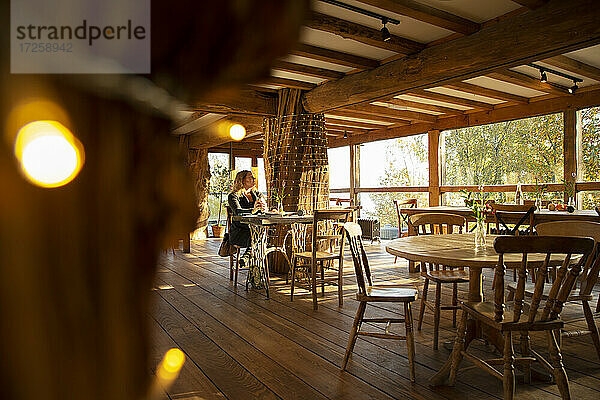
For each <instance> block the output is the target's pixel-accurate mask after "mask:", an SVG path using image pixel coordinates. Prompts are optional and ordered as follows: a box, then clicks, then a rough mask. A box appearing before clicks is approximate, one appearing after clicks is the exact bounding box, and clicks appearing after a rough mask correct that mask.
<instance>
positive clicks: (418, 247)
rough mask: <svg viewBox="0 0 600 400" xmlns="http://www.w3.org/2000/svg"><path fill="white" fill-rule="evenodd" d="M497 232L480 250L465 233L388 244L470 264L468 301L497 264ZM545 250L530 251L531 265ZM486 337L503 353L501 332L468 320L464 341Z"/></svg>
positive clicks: (404, 252) (509, 263) (477, 297)
mask: <svg viewBox="0 0 600 400" xmlns="http://www.w3.org/2000/svg"><path fill="white" fill-rule="evenodd" d="M497 237H498V235H487V240H486V245H485V247H484V248H482V249H480V250H477V251H476V250H475V235H473V234H465V233H452V234H447V235H425V236H407V237H403V238H399V239H395V240H392V241H391V243H390V244H389V245H387V246H386V251H387V252H388V253H390V254H393V255H395V256H398V257H402V258H406V259H407V260H410V261H422V262H430V263H436V264H440V265H446V266H450V267H468V268H469V295H468V296H469V299H468V300H469V301H477V302H479V301H482V299H483V292H482V270H483V268H495V266H496V264H497V263H498V253H496V251H495V250H494V240H495V239H496V238H497ZM545 257H546V256H545V254H529V255H528V256H527V261H528V265H530V266H532V267H535V266H536V264H538V265H540V266H541V265H542V263H543V262H544V259H545ZM521 260H522V255H521V254H504V264H505V265H506V267H507V268H514V267H516V266H518V265H519V264H520V263H521ZM562 260H563V258H561V257H552V258H551V259H550V265H557V264H560V263H561V262H562ZM482 337H485V338H486V339H487V340H489V341H490V342H491V343H492V344H494V345H495V346H496V348H498V350H499V351H500V354H503V353H502V350H503V347H504V341H503V339H502V337H501V335H498V334H497V332H496V331H493V330H489V329H487V328H486V326H485V325H479V324H476V321H474V320H471V319H469V320H468V321H467V334H466V337H465V342H466V343H468V342H470V341H471V340H473V339H476V338H482ZM450 365H451V360H450V359H448V360H447V361H446V363H445V364H444V366H443V367H442V368H441V369H440V371H438V373H437V374H435V375H434V376H433V377H432V378H431V379H430V383H431V384H432V385H441V384H443V383H444V381H445V380H446V378H447V377H448V374H449V372H450Z"/></svg>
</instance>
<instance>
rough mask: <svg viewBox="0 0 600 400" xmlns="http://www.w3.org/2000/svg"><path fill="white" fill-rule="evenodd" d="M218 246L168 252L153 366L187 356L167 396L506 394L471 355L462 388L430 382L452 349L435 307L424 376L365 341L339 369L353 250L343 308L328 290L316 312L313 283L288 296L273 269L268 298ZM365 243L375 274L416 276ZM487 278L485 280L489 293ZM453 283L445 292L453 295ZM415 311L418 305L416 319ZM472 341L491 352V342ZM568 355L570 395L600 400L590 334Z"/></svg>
mask: <svg viewBox="0 0 600 400" xmlns="http://www.w3.org/2000/svg"><path fill="white" fill-rule="evenodd" d="M219 243H220V241H219V240H217V239H207V240H199V241H194V242H193V243H192V252H191V254H184V253H181V252H179V251H177V252H176V254H175V255H173V254H171V253H169V254H166V255H165V254H163V255H162V256H161V259H160V263H159V268H158V279H157V282H156V285H155V290H154V300H155V304H154V306H153V312H152V314H151V315H150V317H151V324H152V325H151V326H152V332H153V334H154V338H153V347H152V358H151V365H153V366H155V365H157V364H158V362H159V361H160V359H161V357H162V355H163V354H164V353H165V351H166V350H168V349H169V348H171V347H179V348H180V349H181V350H183V352H184V353H185V354H186V356H187V361H186V363H185V364H184V367H183V369H182V372H181V375H180V377H179V379H178V380H177V381H176V382H175V384H174V385H173V386H172V387H171V388H170V389H169V390H168V391H167V393H166V394H165V396H164V398H171V399H224V398H227V399H250V398H260V399H277V398H281V399H391V398H396V399H478V400H479V399H491V398H501V396H502V386H501V382H500V381H498V380H496V379H495V378H494V377H492V376H491V375H487V374H486V373H485V372H483V371H481V370H479V369H473V368H471V369H467V368H468V367H469V363H468V362H463V364H462V367H463V368H464V370H461V371H460V372H459V379H458V382H457V384H456V386H455V387H436V388H433V387H430V386H429V385H428V379H429V378H430V377H431V376H432V375H433V374H434V373H435V372H436V370H437V369H438V368H439V367H440V366H441V365H442V363H443V362H444V361H445V360H446V359H447V357H448V355H449V351H448V350H447V349H445V348H444V346H440V350H438V351H433V350H432V336H433V335H432V333H433V328H432V326H433V325H432V322H433V316H432V314H431V313H430V312H426V314H425V320H424V322H423V330H422V331H421V332H417V333H416V337H415V339H416V364H417V367H416V371H417V380H416V383H414V384H413V383H411V382H410V380H409V379H408V367H407V365H408V362H407V358H406V357H407V353H406V347H405V343H404V342H399V343H398V342H395V341H389V340H380V339H376V338H359V339H358V342H357V344H356V348H355V351H354V355H353V357H352V358H351V360H350V363H349V368H348V371H347V372H342V371H340V365H341V362H342V357H343V354H344V349H345V346H346V342H347V340H348V332H349V329H350V327H351V325H352V320H353V317H354V313H355V311H356V308H357V304H358V303H357V302H356V301H355V300H354V293H355V291H356V286H355V281H354V274H353V267H352V263H351V261H350V260H349V259H347V261H346V263H345V269H344V276H345V281H346V285H345V290H344V307H343V308H339V307H338V301H337V289H336V288H334V287H331V288H329V290H328V291H327V292H326V293H325V298H321V297H320V298H319V305H320V306H319V310H318V311H313V308H312V301H311V298H310V295H309V293H308V292H305V291H304V290H298V291H297V292H296V293H297V294H298V296H297V297H295V299H294V302H290V298H289V286H287V285H285V280H284V279H281V278H278V277H274V278H272V288H273V289H272V295H271V299H269V300H267V299H266V297H265V294H264V291H253V290H250V291H248V292H246V291H245V290H244V282H245V277H246V272H245V271H243V272H241V273H240V282H238V286H237V287H234V285H233V282H230V281H229V271H228V260H227V259H225V258H221V257H218V256H217V255H216V253H217V248H218V245H219ZM367 243H368V242H367ZM366 247H367V251H368V253H369V259H370V261H371V263H372V265H373V273H374V279H375V281H376V282H383V281H386V282H389V283H392V282H393V281H394V280H395V279H398V278H402V277H407V276H408V272H407V265H406V262H404V261H402V260H398V263H397V264H393V262H394V257H393V256H390V255H389V254H387V253H386V252H385V242H384V244H382V245H379V244H378V243H374V244H373V245H367V246H366ZM490 275H491V273H490V272H488V276H490ZM490 282H491V279H487V280H486V283H485V287H486V289H487V291H489V290H490V288H489V286H490ZM450 291H451V290H450ZM447 292H448V290H447V291H446V293H445V295H444V296H443V298H442V301H444V299H446V300H448V298H449V296H447V295H449V294H450V293H447ZM596 294H597V292H596ZM461 295H462V297H463V298H464V297H465V295H466V287H462V288H461V292H460V293H459V296H461ZM430 298H433V291H430ZM594 306H595V303H594ZM579 308H581V307H579ZM399 310H400V307H396V306H390V305H387V304H382V305H381V306H380V307H379V306H369V307H367V315H371V316H375V315H376V316H389V315H392V314H395V313H397V312H399ZM417 311H418V307H417V304H415V305H414V309H413V315H414V316H415V318H416V316H417ZM451 316H452V314H451V312H442V322H441V331H440V342H443V341H445V340H449V339H451V338H453V335H454V331H453V329H452V320H451ZM579 325H580V326H581V328H583V327H584V324H579ZM373 329H375V330H376V329H377V328H375V327H373ZM399 329H402V328H399ZM517 340H518V339H517ZM532 340H533V341H534V343H533V344H534V348H537V349H542V351H544V349H545V346H546V343H545V339H544V337H538V336H533V337H532ZM473 347H474V348H475V350H476V351H478V352H485V353H487V354H490V353H491V350H490V349H487V348H486V346H485V344H484V343H479V342H477V343H475V344H474V345H472V346H471V348H473ZM515 348H517V349H518V346H517V345H516V346H515ZM543 354H546V352H545V351H544V353H543ZM563 361H564V364H565V366H566V369H567V374H568V376H569V380H570V383H571V395H572V397H573V399H600V361H599V360H598V358H597V357H596V354H595V351H594V348H593V345H592V344H591V340H590V338H589V337H581V338H575V339H565V340H564V341H563ZM152 371H153V368H151V372H152ZM517 398H519V399H537V400H539V399H557V398H559V396H558V390H557V388H556V386H555V385H553V384H551V383H549V382H543V381H534V382H533V383H532V384H529V385H525V384H523V383H521V382H520V379H519V376H518V377H517Z"/></svg>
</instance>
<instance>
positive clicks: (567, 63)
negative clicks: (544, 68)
mask: <svg viewBox="0 0 600 400" xmlns="http://www.w3.org/2000/svg"><path fill="white" fill-rule="evenodd" d="M542 61H543V62H545V63H546V64H550V65H552V66H553V67H557V68H560V69H564V70H566V71H569V72H572V73H575V74H578V75H581V76H583V77H586V78H590V79H593V80H595V81H598V82H600V68H597V67H594V66H592V65H589V64H585V63H582V62H581V61H577V60H574V59H572V58H570V57H567V56H563V55H560V56H555V57H550V58H546V59H545V60H542Z"/></svg>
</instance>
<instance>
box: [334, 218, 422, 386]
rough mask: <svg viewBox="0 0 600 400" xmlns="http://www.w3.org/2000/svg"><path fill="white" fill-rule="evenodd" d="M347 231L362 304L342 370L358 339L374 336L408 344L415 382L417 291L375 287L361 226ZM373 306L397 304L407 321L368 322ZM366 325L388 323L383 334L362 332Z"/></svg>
mask: <svg viewBox="0 0 600 400" xmlns="http://www.w3.org/2000/svg"><path fill="white" fill-rule="evenodd" d="M344 230H345V231H346V235H347V237H348V242H349V245H350V251H351V253H352V260H353V261H354V271H355V273H356V282H357V284H358V292H357V293H356V300H357V301H359V302H360V303H359V305H358V309H357V310H356V316H355V317H354V323H353V324H352V329H351V331H350V337H349V338H348V346H347V347H346V353H345V355H344V361H343V362H342V370H345V369H346V366H347V365H348V359H349V358H350V355H351V354H352V351H353V349H354V345H355V344H356V339H357V338H358V336H371V337H376V338H381V339H394V340H406V345H407V347H408V365H409V374H410V380H411V381H412V382H414V381H415V360H414V358H415V341H414V334H413V320H412V311H411V303H412V302H413V301H415V300H416V299H417V294H418V292H417V289H415V288H414V287H411V286H403V285H373V281H372V279H371V269H370V268H369V261H368V259H367V254H366V253H365V249H364V247H363V244H362V238H361V235H362V232H361V229H360V225H358V224H357V223H354V222H348V223H346V224H344ZM369 302H371V303H373V302H394V303H403V304H404V318H364V315H365V310H366V308H367V304H368V303H369ZM363 322H369V323H384V324H386V328H385V333H381V332H366V331H362V330H360V328H361V325H362V323H363ZM392 323H404V327H405V330H406V335H405V336H401V335H398V334H392V333H389V328H390V326H391V324H392Z"/></svg>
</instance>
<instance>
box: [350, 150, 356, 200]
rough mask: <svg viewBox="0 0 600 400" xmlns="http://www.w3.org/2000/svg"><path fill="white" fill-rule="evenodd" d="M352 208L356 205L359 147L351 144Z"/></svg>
mask: <svg viewBox="0 0 600 400" xmlns="http://www.w3.org/2000/svg"><path fill="white" fill-rule="evenodd" d="M349 147H350V206H355V205H356V173H357V172H358V171H357V168H356V167H357V165H356V150H357V147H358V146H357V145H355V144H351V145H350V146H349Z"/></svg>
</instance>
